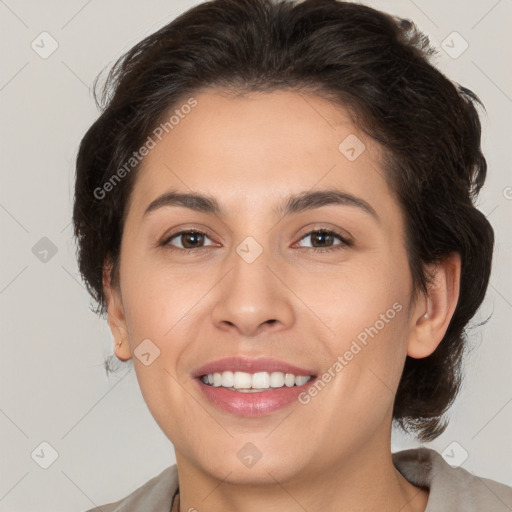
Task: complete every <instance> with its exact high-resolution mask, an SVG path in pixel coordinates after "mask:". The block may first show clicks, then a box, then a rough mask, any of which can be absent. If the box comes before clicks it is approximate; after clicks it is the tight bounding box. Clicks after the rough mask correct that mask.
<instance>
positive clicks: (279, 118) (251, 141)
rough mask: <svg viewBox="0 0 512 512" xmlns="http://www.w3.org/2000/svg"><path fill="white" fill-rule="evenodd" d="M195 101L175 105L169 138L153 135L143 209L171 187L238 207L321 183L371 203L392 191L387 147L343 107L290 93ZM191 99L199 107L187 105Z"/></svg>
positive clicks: (220, 95) (139, 202) (143, 178)
mask: <svg viewBox="0 0 512 512" xmlns="http://www.w3.org/2000/svg"><path fill="white" fill-rule="evenodd" d="M193 100H194V102H193V103H192V102H191V101H190V99H185V100H182V103H179V104H176V105H174V106H173V108H172V111H171V112H170V113H169V116H168V117H169V119H170V118H171V116H174V117H173V123H172V128H169V126H167V131H166V130H163V135H161V140H159V139H158V138H156V137H155V136H153V138H154V140H155V142H156V144H155V146H154V148H153V149H151V151H149V153H148V155H147V156H146V157H145V158H144V160H143V162H142V165H141V169H140V172H139V176H138V177H137V182H136V184H135V187H134V191H133V197H132V200H133V206H134V208H137V209H138V210H139V214H142V210H141V209H142V208H145V207H147V205H148V203H149V202H151V201H152V200H154V199H155V197H156V196H157V195H160V194H162V193H163V192H165V191H166V189H173V190H176V189H178V190H182V191H184V192H190V191H201V192H203V193H206V194H209V195H212V196H215V197H221V198H222V200H223V201H225V202H226V203H230V202H231V204H233V205H234V204H235V203H236V202H238V203H239V202H240V201H241V200H243V201H244V202H245V203H246V204H251V203H252V204H253V205H256V204H257V203H259V204H262V202H263V201H264V202H266V201H269V200H271V199H272V198H274V199H277V197H278V196H283V195H287V194H290V193H296V192H302V191H304V190H310V189H313V188H314V187H320V188H325V187H332V186H335V187H337V188H340V189H342V190H344V191H345V192H347V193H350V194H352V195H355V196H360V197H361V196H364V197H366V198H367V199H368V202H371V201H372V200H376V199H377V197H375V196H376V195H377V196H378V195H379V194H380V195H382V194H386V193H387V192H388V191H387V185H386V181H385V179H384V172H383V170H382V168H381V165H380V148H379V147H378V145H377V144H376V143H375V142H374V141H373V140H372V139H370V138H369V137H368V136H366V135H365V134H364V133H362V132H361V131H360V130H359V129H358V128H357V127H356V126H355V125H354V124H353V122H352V120H351V118H350V116H349V114H348V112H347V111H346V110H345V109H344V108H343V107H341V106H339V105H334V104H333V103H331V102H328V101H327V100H325V99H323V98H320V97H318V96H315V95H312V94H302V93H296V92H289V91H274V92H271V93H251V94H246V95H243V96H235V95H233V94H227V93H225V92H222V91H215V90H211V91H205V92H202V93H200V94H197V95H195V96H194V97H193ZM186 104H195V106H194V107H193V108H183V109H182V110H181V109H180V106H183V105H186ZM161 131H162V130H161ZM167 132H168V133H167ZM388 195H389V194H388Z"/></svg>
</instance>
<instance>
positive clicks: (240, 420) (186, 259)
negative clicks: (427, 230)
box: [109, 90, 413, 482]
mask: <svg viewBox="0 0 512 512" xmlns="http://www.w3.org/2000/svg"><path fill="white" fill-rule="evenodd" d="M195 99H196V101H197V106H195V107H194V108H193V109H192V110H191V111H190V113H189V114H187V115H186V116H184V117H183V118H182V119H180V122H179V124H176V125H175V126H174V127H173V129H172V131H169V133H168V134H165V136H164V137H162V140H161V141H160V142H158V143H157V144H156V147H154V148H153V149H152V150H151V151H150V152H149V154H148V155H147V156H146V157H145V159H144V161H143V165H142V168H141V171H140V174H139V175H138V177H137V181H136V182H135V186H134V189H133V192H132V196H131V201H130V204H129V209H128V213H127V217H126V221H125V226H124V232H123V238H122V246H121V262H120V289H119V290H113V292H112V295H111V298H110V300H109V320H110V322H111V326H112V328H113V331H114V332H115V333H116V336H125V337H126V338H123V339H124V341H123V344H122V346H121V348H119V349H116V354H117V355H118V357H120V358H122V359H127V358H130V357H133V358H134V365H135V370H136V374H137V379H138V381H139V384H140V388H141V391H142V394H143V396H144V399H145V401H146V403H147V405H148V408H149V410H150V411H151V414H152V415H153V417H154V418H155V420H156V421H157V423H158V425H159V426H160V427H161V429H162V430H163V432H164V433H165V434H166V435H167V436H168V438H169V439H170V440H171V441H172V443H173V444H174V447H175V450H176V456H177V460H178V463H179V464H180V463H182V465H185V464H187V465H188V466H189V467H190V468H194V470H197V471H201V472H203V473H205V474H208V475H211V476H213V477H215V478H219V479H223V478H224V477H225V476H226V475H227V474H228V473H230V481H232V482H272V481H273V480H272V478H273V477H275V478H276V479H279V480H280V481H285V480H287V479H288V480H291V479H294V478H295V479H297V478H302V477H304V478H306V477H307V476H308V475H309V474H315V472H318V471H320V470H322V471H325V470H326V468H335V467H336V466H341V465H342V464H345V463H346V461H348V460H350V457H355V456H356V454H359V456H360V455H361V454H364V453H367V454H370V453H373V454H374V455H375V453H376V451H378V450H380V451H382V447H385V448H387V447H388V443H389V436H390V429H391V413H392V407H393V401H394V396H395V392H396V388H397V386H398V382H399V379H400V375H401V371H402V368H403V363H404V360H405V357H406V354H407V345H408V342H409V341H410V338H411V332H412V328H413V327H412V324H413V321H412V320H411V318H412V311H411V309H410V308H411V306H410V297H411V289H412V284H411V277H410V272H409V268H408V260H407V252H406V249H405V241H404V221H403V216H402V213H401V210H400V208H399V205H398V204H397V202H396V200H395V199H394V197H393V194H392V192H391V190H390V189H389V187H388V185H387V183H386V180H385V177H384V170H383V168H382V165H381V163H380V153H379V148H378V146H377V145H376V144H375V143H374V142H372V140H371V139H369V138H368V137H367V136H365V135H364V134H363V133H361V132H360V131H359V130H358V129H357V128H356V126H354V124H352V122H351V121H350V118H349V116H348V115H347V113H346V112H345V111H344V110H343V109H342V108H340V107H339V106H337V107H336V106H334V105H333V104H331V103H329V102H327V101H326V100H323V99H321V98H319V97H317V96H313V95H305V94H298V93H292V92H282V91H281V92H272V93H265V94H263V93H259V94H252V95H249V96H245V97H234V96H229V95H227V94H221V93H220V92H219V91H217V92H216V91H213V90H212V91H209V92H203V93H201V94H198V95H197V96H195ZM171 192H172V193H174V194H175V195H174V196H168V197H167V200H165V199H160V200H159V201H158V202H155V201H156V200H157V199H159V198H161V196H163V195H165V194H168V193H171ZM322 193H328V195H325V196H324V195H321V194H322ZM176 194H194V195H201V196H207V198H208V199H209V200H210V202H205V201H200V200H198V199H196V200H194V201H189V202H188V203H187V202H186V201H185V200H183V198H182V199H181V200H180V201H178V200H177V196H176ZM308 194H309V195H310V197H309V199H308V198H307V195H308ZM312 194H316V195H312ZM173 197H174V199H173ZM293 198H295V199H293ZM297 198H298V199H297ZM212 201H215V202H216V204H217V207H218V209H213V210H212ZM150 205H152V206H151V207H150ZM148 207H149V210H148ZM184 231H185V232H186V231H190V232H192V233H188V234H187V233H183V232H184ZM118 339H120V338H118ZM227 358H228V359H227ZM205 365H206V366H205ZM223 372H226V373H223ZM230 372H241V373H238V374H233V375H231V374H230ZM215 373H217V374H219V375H220V376H219V375H217V376H215V375H212V374H215ZM287 373H288V374H289V375H288V376H286V374H287ZM208 374H210V382H212V380H213V385H211V384H206V383H205V382H203V379H204V381H207V382H208V377H203V378H202V376H203V375H208ZM255 374H256V376H254V375H255ZM290 375H291V376H290ZM212 377H213V379H212ZM294 377H299V378H298V379H297V378H295V379H294ZM300 377H304V378H302V379H301V378H300ZM283 378H284V380H285V384H284V386H283ZM308 378H309V381H307V379H308ZM305 381H307V382H305ZM219 383H220V384H221V385H220V386H219ZM292 384H293V386H292ZM269 385H270V386H275V387H270V388H268V389H266V388H267V387H268V386H269ZM251 386H252V387H253V388H256V390H253V392H248V390H249V387H251ZM232 387H235V388H236V389H240V391H238V390H233V389H228V388H232ZM262 389H263V391H261V390H262ZM368 456H369V455H368ZM269 473H272V475H273V477H271V476H270V475H269Z"/></svg>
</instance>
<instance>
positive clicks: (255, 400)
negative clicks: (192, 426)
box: [197, 377, 315, 417]
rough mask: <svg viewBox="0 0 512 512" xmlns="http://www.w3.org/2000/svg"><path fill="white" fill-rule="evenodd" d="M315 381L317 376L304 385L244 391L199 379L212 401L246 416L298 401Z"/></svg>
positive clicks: (218, 405)
mask: <svg viewBox="0 0 512 512" xmlns="http://www.w3.org/2000/svg"><path fill="white" fill-rule="evenodd" d="M314 381H315V378H314V377H312V378H311V379H310V380H309V381H308V382H306V384H303V385H302V386H292V387H289V388H288V387H286V386H284V387H282V388H273V389H270V390H269V391H259V392H257V393H243V392H239V391H232V390H230V389H227V388H223V387H214V386H208V385H206V384H205V383H204V382H203V381H202V380H201V379H200V378H199V379H197V382H198V383H199V386H200V388H201V391H202V392H203V393H204V395H205V396H206V398H207V399H208V400H209V401H210V402H212V403H213V404H214V405H216V406H217V407H219V408H220V409H222V410H223V411H227V412H229V413H232V414H236V415H237V416H245V417H257V416H266V415H268V414H272V413H273V412H275V411H278V410H280V409H283V408H285V407H287V406H289V405H291V404H292V403H294V402H298V397H299V395H300V394H301V393H302V392H303V391H305V390H306V389H307V388H308V387H309V386H311V384H312V383H313V382H314Z"/></svg>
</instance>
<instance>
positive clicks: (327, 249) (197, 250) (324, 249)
mask: <svg viewBox="0 0 512 512" xmlns="http://www.w3.org/2000/svg"><path fill="white" fill-rule="evenodd" d="M189 233H191V234H195V235H203V236H206V237H208V234H207V233H205V232H204V231H200V230H197V229H190V230H185V231H179V232H178V233H174V234H173V235H171V236H169V237H167V238H165V239H164V240H162V242H161V243H160V244H159V245H161V246H166V247H169V248H170V250H172V251H174V250H178V251H183V252H184V253H185V254H189V253H196V254H198V253H202V252H203V251H204V250H206V249H208V247H198V248H192V249H186V248H183V249H182V248H181V247H174V246H172V245H170V243H169V242H170V241H171V240H173V239H174V238H177V237H180V236H181V235H186V234H189ZM313 233H322V234H324V235H334V236H335V237H336V238H338V240H339V241H341V243H340V244H338V245H334V246H331V247H304V249H311V250H313V251H314V252H320V253H327V252H331V251H335V250H338V249H343V248H344V247H351V246H352V245H353V243H352V242H350V241H349V240H347V239H346V238H345V237H344V236H343V235H342V234H341V233H338V232H337V231H333V230H330V229H321V228H320V229H314V230H312V231H309V232H308V233H306V234H305V235H303V236H302V237H301V238H300V240H299V241H301V240H303V239H304V238H307V237H308V236H310V235H312V234H313ZM208 238H210V237H208Z"/></svg>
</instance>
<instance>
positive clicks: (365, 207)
mask: <svg viewBox="0 0 512 512" xmlns="http://www.w3.org/2000/svg"><path fill="white" fill-rule="evenodd" d="M333 204H334V205H343V206H351V207H355V208H359V209H360V210H361V211H363V212H365V213H367V214H368V215H370V216H372V217H374V219H375V220H377V221H379V216H378V215H377V212H376V211H375V210H374V208H373V207H372V206H371V205H370V204H368V203H367V202H366V201H364V200H363V199H361V198H359V197H355V196H353V195H351V194H347V193H346V192H342V191H340V190H336V189H325V190H317V191H314V192H309V191H306V192H301V193H299V194H296V195H291V196H289V197H287V198H286V199H285V201H284V203H282V204H281V205H278V207H277V208H275V209H274V210H273V213H274V215H277V216H280V217H285V216H287V215H290V214H293V213H299V212H302V211H306V210H313V209H315V208H321V207H323V206H327V205H333ZM164 206H170V207H172V206H181V207H183V208H189V209H191V210H195V211H199V212H204V213H211V214H215V215H219V216H222V215H223V210H222V208H221V207H220V205H219V203H218V202H217V200H216V199H215V198H214V197H211V196H208V195H203V194H197V193H183V192H177V191H173V190H171V191H169V192H166V193H165V194H162V195H161V196H159V197H157V198H156V199H155V200H154V201H152V202H151V203H150V204H149V206H148V207H147V208H146V210H145V212H144V214H143V216H146V215H148V214H149V213H151V212H153V211H155V210H158V209H160V208H162V207H164Z"/></svg>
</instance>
